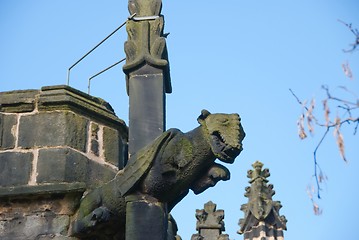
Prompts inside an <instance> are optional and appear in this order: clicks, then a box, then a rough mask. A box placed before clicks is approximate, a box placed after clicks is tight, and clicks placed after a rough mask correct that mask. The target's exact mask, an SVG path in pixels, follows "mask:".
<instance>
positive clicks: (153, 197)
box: [71, 111, 245, 239]
mask: <svg viewBox="0 0 359 240" xmlns="http://www.w3.org/2000/svg"><path fill="white" fill-rule="evenodd" d="M198 120H199V123H200V126H199V127H197V128H196V129H194V130H192V131H190V132H187V133H183V132H181V131H180V130H178V129H170V130H168V131H166V132H165V133H163V134H162V135H161V136H160V137H159V138H157V139H155V140H154V141H153V142H152V143H151V144H150V145H148V146H146V147H145V148H143V149H141V150H140V151H139V152H137V153H136V154H134V155H132V156H131V159H130V161H129V162H128V164H127V165H126V167H125V168H124V169H123V170H121V171H120V172H118V173H117V174H116V176H115V178H114V179H113V180H111V181H109V182H107V183H105V184H103V185H102V186H100V187H99V188H96V189H94V190H93V191H89V193H88V194H87V195H86V196H84V198H83V199H82V200H81V204H80V207H79V210H78V214H77V215H76V218H74V220H73V223H72V226H73V227H72V228H71V231H72V232H71V235H73V236H83V237H84V238H85V237H91V236H93V235H94V234H98V233H101V232H106V231H107V230H108V231H114V230H115V231H116V229H117V231H121V230H122V229H123V228H124V227H125V225H124V224H125V221H124V216H125V214H126V217H125V219H126V234H127V232H128V233H129V234H130V235H129V236H127V238H126V239H148V236H149V234H148V232H149V231H151V232H155V233H156V234H157V233H160V232H162V231H163V229H164V227H163V226H165V225H167V222H168V218H167V213H168V212H167V211H170V210H172V209H173V207H174V206H175V205H176V204H177V203H178V202H179V201H181V200H182V199H183V198H184V197H185V196H186V195H187V193H188V192H189V190H190V189H191V190H193V191H194V193H195V194H199V193H201V192H203V191H205V190H206V189H207V188H209V187H213V186H215V184H216V183H217V182H218V181H221V180H224V181H225V180H228V179H229V174H230V173H229V170H228V169H227V168H225V167H224V166H222V165H220V164H218V163H215V160H216V158H218V159H219V160H221V161H224V162H227V163H233V162H234V159H235V158H236V157H237V156H238V154H239V153H240V152H241V150H242V140H243V138H244V136H245V133H244V131H243V129H242V126H241V123H240V118H239V115H238V114H210V113H209V112H208V111H202V114H201V115H200V116H199V118H198ZM219 136H221V137H219ZM92 169H95V168H94V167H93V168H92ZM91 179H95V177H91ZM133 196H134V197H133ZM130 197H133V198H130ZM124 198H126V202H127V208H125V205H126V204H125V200H124ZM159 204H163V205H161V206H160V205H159ZM152 205H153V206H152ZM154 205H156V206H154ZM158 206H159V208H157V207H158ZM147 207H148V208H147ZM152 207H153V208H152ZM161 208H162V210H161ZM126 209H127V210H126ZM143 209H145V210H143ZM143 211H145V213H144V214H143ZM161 212H162V213H161ZM111 213H112V214H113V215H116V216H115V218H111ZM152 213H153V214H152ZM141 214H143V216H146V221H143V218H142V217H141V216H142V215H141ZM151 216H152V217H151ZM104 222H105V223H104ZM139 222H142V223H141V224H142V225H140V224H139V225H136V224H137V223H139ZM143 222H147V223H149V224H150V225H147V226H146V227H144V228H145V229H141V227H142V226H145V223H143ZM153 223H155V224H156V225H154V224H153ZM218 225H219V226H220V227H221V228H222V225H220V224H217V225H216V226H218ZM113 226H116V228H115V229H114V228H113ZM136 226H137V227H139V228H140V229H137V227H136ZM150 226H151V227H150ZM136 229H137V230H138V232H137V233H136V231H137V230H136ZM165 235H166V233H165ZM151 236H152V235H151ZM157 236H158V238H157ZM161 236H162V235H161V234H158V235H155V236H154V238H153V239H165V238H163V237H161ZM132 237H133V238H132ZM119 239H124V238H119Z"/></svg>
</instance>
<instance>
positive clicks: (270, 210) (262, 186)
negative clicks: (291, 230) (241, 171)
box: [238, 161, 287, 240]
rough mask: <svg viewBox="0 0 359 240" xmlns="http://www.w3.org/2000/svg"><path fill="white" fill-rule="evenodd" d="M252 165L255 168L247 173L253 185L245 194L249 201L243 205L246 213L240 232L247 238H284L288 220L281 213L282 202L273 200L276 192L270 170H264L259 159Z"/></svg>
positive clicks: (247, 239)
mask: <svg viewBox="0 0 359 240" xmlns="http://www.w3.org/2000/svg"><path fill="white" fill-rule="evenodd" d="M252 166H253V168H254V170H249V171H248V174H247V177H248V178H249V179H250V180H249V183H250V184H251V186H249V187H246V193H245V194H244V196H245V197H247V198H248V203H247V204H243V205H242V206H241V210H242V211H243V212H244V214H245V215H244V218H243V219H240V221H239V225H240V230H239V231H238V233H239V234H243V236H244V239H245V240H261V239H267V240H283V239H284V235H283V230H286V222H287V220H286V218H285V217H284V216H280V215H279V210H280V209H281V207H282V205H281V203H280V202H279V201H273V200H272V196H273V195H274V194H275V192H274V190H273V185H272V184H268V180H267V178H268V177H269V176H270V173H269V170H268V169H267V168H265V169H263V170H262V167H263V164H262V163H261V162H259V161H256V162H255V163H254V164H253V165H252Z"/></svg>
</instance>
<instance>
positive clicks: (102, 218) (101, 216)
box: [91, 207, 111, 223]
mask: <svg viewBox="0 0 359 240" xmlns="http://www.w3.org/2000/svg"><path fill="white" fill-rule="evenodd" d="M110 217H111V211H110V210H108V209H107V208H106V207H99V208H96V209H95V210H93V211H92V217H91V221H95V222H96V223H102V222H108V221H109V220H110Z"/></svg>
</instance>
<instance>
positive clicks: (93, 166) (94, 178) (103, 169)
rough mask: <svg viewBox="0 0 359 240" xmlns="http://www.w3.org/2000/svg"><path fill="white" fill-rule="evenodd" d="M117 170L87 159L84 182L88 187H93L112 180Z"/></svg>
mask: <svg viewBox="0 0 359 240" xmlns="http://www.w3.org/2000/svg"><path fill="white" fill-rule="evenodd" d="M116 173H117V171H115V170H114V169H112V168H110V167H108V166H106V165H103V164H100V163H98V162H95V161H89V162H88V165H87V177H86V184H87V187H88V188H89V189H94V188H96V187H98V186H100V185H102V184H104V183H106V182H109V181H110V180H112V179H113V178H114V177H115V175H116Z"/></svg>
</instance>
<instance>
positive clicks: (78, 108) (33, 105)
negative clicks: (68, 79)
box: [0, 85, 128, 139]
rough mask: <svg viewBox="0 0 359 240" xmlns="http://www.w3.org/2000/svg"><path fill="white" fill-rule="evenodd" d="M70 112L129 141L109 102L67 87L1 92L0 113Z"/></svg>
mask: <svg viewBox="0 0 359 240" xmlns="http://www.w3.org/2000/svg"><path fill="white" fill-rule="evenodd" d="M36 109H37V110H38V111H39V112H45V111H57V110H70V111H73V112H75V113H79V114H82V115H84V116H87V117H90V118H94V119H96V120H98V121H99V122H102V123H105V124H107V125H111V126H112V127H114V128H116V129H118V130H119V131H120V132H121V135H122V136H123V138H125V139H127V138H128V127H127V126H126V123H125V121H124V120H122V119H120V118H118V117H117V116H116V114H115V112H114V110H113V108H112V107H111V105H110V104H109V103H108V102H106V101H105V100H103V99H101V98H98V97H93V96H91V95H89V94H86V93H84V92H81V91H79V90H77V89H74V88H72V87H70V86H67V85H56V86H45V87H42V88H41V90H15V91H9V92H0V112H5V113H24V112H32V111H34V110H36Z"/></svg>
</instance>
